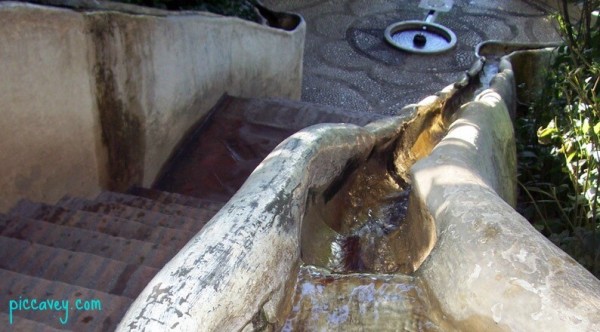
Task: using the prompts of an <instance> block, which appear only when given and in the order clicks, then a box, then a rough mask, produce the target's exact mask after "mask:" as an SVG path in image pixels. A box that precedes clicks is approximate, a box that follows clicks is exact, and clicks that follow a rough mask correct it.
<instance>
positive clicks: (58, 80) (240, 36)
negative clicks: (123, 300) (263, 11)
mask: <svg viewBox="0 0 600 332" xmlns="http://www.w3.org/2000/svg"><path fill="white" fill-rule="evenodd" d="M113 7H114V6H111V8H113ZM132 8H133V7H131V6H128V7H127V9H128V11H129V12H130V13H129V14H125V13H119V12H114V11H103V10H99V9H96V10H94V11H82V12H75V11H72V10H68V9H57V8H50V7H42V6H36V5H30V4H24V3H12V2H2V3H0V21H2V22H3V26H4V27H5V28H4V29H2V31H0V68H2V69H0V70H1V76H2V81H0V101H2V117H1V118H0V152H1V153H2V155H3V156H4V157H3V161H2V162H1V163H0V172H1V173H2V174H3V177H2V178H1V179H0V187H2V188H3V189H2V192H1V194H0V211H2V210H5V209H7V208H9V207H10V206H11V205H12V204H13V203H14V202H15V201H16V200H18V199H20V198H23V197H27V198H30V199H33V200H38V201H44V202H53V201H55V200H56V199H58V198H60V197H61V196H62V195H65V194H71V195H79V196H91V195H94V194H95V193H97V192H98V191H99V190H100V189H113V190H125V189H127V188H128V187H129V186H131V185H144V186H148V185H150V184H151V183H152V182H153V181H154V180H155V177H156V176H157V174H158V172H159V171H160V168H161V166H162V165H163V163H164V162H165V161H166V159H167V158H168V157H169V156H170V154H171V153H172V151H173V148H174V147H175V146H176V145H177V143H178V142H179V140H180V139H181V137H182V136H183V135H184V134H185V132H186V131H187V130H188V129H189V128H190V126H191V125H192V124H193V123H194V122H196V121H197V120H199V119H201V118H202V117H203V116H204V115H205V114H206V113H207V112H208V110H209V109H210V108H211V107H212V106H213V105H214V104H215V103H216V101H217V100H218V98H219V97H220V96H221V95H222V94H223V93H229V94H231V95H235V96H242V97H261V96H274V97H284V98H291V99H298V98H299V97H300V91H301V90H300V86H301V81H302V57H303V43H304V31H305V25H304V22H303V21H302V20H298V22H299V24H298V26H297V27H296V28H295V29H293V30H291V31H286V30H282V29H275V28H270V27H267V26H264V25H260V24H256V23H252V22H248V21H244V20H241V19H238V18H231V17H221V16H218V15H212V14H206V13H184V14H164V13H162V11H156V12H157V13H158V14H156V15H148V14H135V13H132ZM143 12H144V13H146V12H147V11H143Z"/></svg>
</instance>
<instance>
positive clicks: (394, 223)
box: [282, 59, 498, 331]
mask: <svg viewBox="0 0 600 332" xmlns="http://www.w3.org/2000/svg"><path fill="white" fill-rule="evenodd" d="M497 72H498V61H497V59H494V61H489V62H487V63H484V62H483V61H482V62H480V63H479V64H477V65H474V69H473V70H472V73H467V75H466V78H465V82H463V83H464V84H461V86H462V88H463V90H464V91H467V93H465V94H464V95H463V96H461V95H460V94H457V95H455V96H453V97H451V98H450V99H453V98H454V101H450V100H449V101H448V103H447V105H450V104H454V103H456V107H459V106H460V105H462V104H463V103H464V102H465V100H464V99H465V98H467V99H469V100H470V98H471V97H472V96H473V92H474V91H475V90H476V89H477V90H478V91H481V89H484V88H487V87H489V84H490V81H491V78H492V77H493V76H494V75H495V74H496V73H497ZM472 83H473V84H472ZM455 97H456V98H455ZM452 111H453V110H452ZM446 118H448V116H447V114H446V115H440V116H439V117H438V118H436V119H434V120H432V122H431V123H432V124H431V125H430V126H429V128H428V129H425V130H423V131H422V132H421V133H420V134H419V135H420V136H419V137H418V138H416V139H415V141H414V142H413V143H414V145H412V147H410V146H409V148H410V149H411V152H410V153H411V154H412V155H414V156H417V157H415V158H416V159H418V157H419V156H424V155H427V154H429V151H430V150H431V149H432V148H433V146H434V145H435V144H437V142H438V141H439V139H441V137H442V136H443V134H444V133H445V130H446V126H447V123H445V122H444V121H445V120H439V119H446ZM436 121H437V126H438V128H437V129H432V128H435V127H436V124H435V123H436ZM423 142H425V143H423ZM417 150H418V151H417ZM393 156H394V151H390V150H387V151H380V152H379V153H375V154H374V155H373V156H371V157H370V158H369V160H367V161H366V162H362V163H358V162H354V163H353V162H350V163H349V164H348V165H347V169H346V170H345V171H344V172H343V174H342V175H341V176H340V178H339V179H336V180H334V181H333V182H332V183H331V184H330V185H329V186H328V187H327V188H320V189H317V190H314V191H313V192H311V194H310V195H309V199H308V203H307V209H306V214H305V218H304V221H303V229H302V238H301V257H302V261H303V264H302V265H301V267H300V270H299V273H298V276H297V280H296V289H295V292H294V294H293V298H292V308H291V311H290V313H289V315H288V317H287V319H286V321H285V325H284V327H283V329H282V330H283V331H332V330H333V331H365V330H368V331H456V330H461V328H457V325H460V323H458V322H455V321H454V320H453V319H452V318H451V317H446V316H445V315H444V313H443V312H442V310H441V309H440V306H439V303H438V302H437V299H436V298H435V297H433V296H432V295H431V294H430V292H429V291H428V287H427V285H426V284H425V283H424V281H423V280H422V279H420V278H419V277H418V276H415V275H413V272H414V271H415V268H416V267H418V265H419V264H420V262H421V261H419V262H418V263H415V262H416V261H417V260H419V259H420V258H418V257H413V256H417V254H416V252H419V251H420V252H421V253H422V252H423V248H426V247H427V246H428V245H429V244H431V245H432V246H433V244H432V243H431V242H432V241H433V243H434V242H435V235H433V236H431V237H428V236H427V234H425V236H424V237H423V233H424V231H423V230H422V229H423V228H427V227H424V225H423V223H422V221H423V220H420V219H419V217H420V216H419V213H420V212H417V213H415V212H414V211H415V210H418V209H415V207H414V206H413V205H412V203H411V202H410V199H409V197H410V189H411V188H410V184H409V181H408V179H406V174H402V175H401V174H398V168H396V167H393V166H390V165H393V162H392V163H390V159H394V158H395V157H393ZM405 161H406V159H405ZM414 161H415V160H412V161H411V162H408V163H407V165H404V166H403V167H402V168H403V169H408V168H410V164H412V162H414ZM411 211H412V212H411ZM429 231H431V230H429ZM433 232H435V231H433ZM425 233H426V232H425ZM419 237H422V239H425V240H422V239H417V240H415V238H419ZM428 241H429V243H427V242H428ZM425 250H427V249H425ZM427 252H428V251H427Z"/></svg>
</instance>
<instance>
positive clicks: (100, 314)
mask: <svg viewBox="0 0 600 332" xmlns="http://www.w3.org/2000/svg"><path fill="white" fill-rule="evenodd" d="M0 294H1V295H2V296H1V298H2V302H3V303H4V304H3V305H1V306H0V311H1V312H3V313H5V314H10V309H9V308H10V305H11V304H13V305H14V304H17V305H18V302H19V301H21V303H23V301H24V300H32V299H36V300H37V301H38V303H39V301H45V300H65V301H67V303H68V305H69V311H68V319H66V322H65V324H61V322H60V320H59V319H63V320H65V318H67V316H66V311H65V310H45V311H44V310H13V311H12V315H13V324H15V323H16V321H17V320H20V319H27V320H30V321H34V322H43V324H44V325H46V326H48V327H50V328H54V329H67V330H72V331H113V330H114V329H115V328H116V326H117V324H118V323H119V321H120V320H121V318H122V317H123V315H124V314H125V312H126V311H127V309H128V308H129V306H130V305H131V303H132V302H133V300H132V299H129V298H127V297H123V296H117V295H111V294H108V293H105V292H100V291H96V290H92V289H88V288H84V287H80V286H74V285H69V284H66V283H63V282H59V281H50V280H46V279H43V278H37V277H32V276H28V275H24V274H21V273H16V272H12V271H8V270H4V269H0ZM11 301H16V303H12V302H11ZM86 305H87V307H88V309H89V310H83V309H85V307H86ZM98 305H100V306H101V308H100V310H92V309H96V308H98ZM78 308H81V309H78ZM17 324H20V323H17ZM4 328H5V326H3V329H4ZM31 331H37V329H36V330H31Z"/></svg>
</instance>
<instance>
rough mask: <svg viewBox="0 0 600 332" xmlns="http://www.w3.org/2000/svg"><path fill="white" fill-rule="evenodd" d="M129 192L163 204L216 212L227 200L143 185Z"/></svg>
mask: <svg viewBox="0 0 600 332" xmlns="http://www.w3.org/2000/svg"><path fill="white" fill-rule="evenodd" d="M129 194H130V195H134V196H139V197H145V198H149V199H152V200H155V201H157V202H160V203H163V204H179V205H185V206H190V207H193V208H197V209H207V210H210V211H214V212H215V213H216V212H218V211H219V210H221V208H222V207H223V206H224V205H225V202H226V201H213V200H208V199H200V198H196V197H192V196H186V195H181V194H177V193H170V192H166V191H161V190H156V189H149V188H143V187H132V188H131V189H129Z"/></svg>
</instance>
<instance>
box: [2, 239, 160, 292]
mask: <svg viewBox="0 0 600 332" xmlns="http://www.w3.org/2000/svg"><path fill="white" fill-rule="evenodd" d="M0 268H1V269H4V270H8V271H13V272H18V273H22V274H26V275H29V276H32V277H38V278H42V279H47V280H55V281H60V282H64V283H67V284H72V285H77V286H81V287H85V288H89V289H95V290H99V291H102V292H105V293H109V294H114V295H121V296H125V297H128V298H131V299H135V297H136V296H138V295H139V293H140V292H141V291H142V290H143V289H144V287H145V286H146V285H147V284H148V282H149V281H150V280H151V279H152V277H154V275H156V273H157V272H158V269H156V268H152V267H149V266H145V265H136V264H127V263H124V262H121V261H116V260H112V259H109V258H105V257H101V256H96V255H92V254H88V253H82V252H74V251H68V250H64V249H58V248H53V247H48V246H44V245H41V244H37V243H30V242H28V241H24V240H18V239H14V238H8V237H4V236H0Z"/></svg>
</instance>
